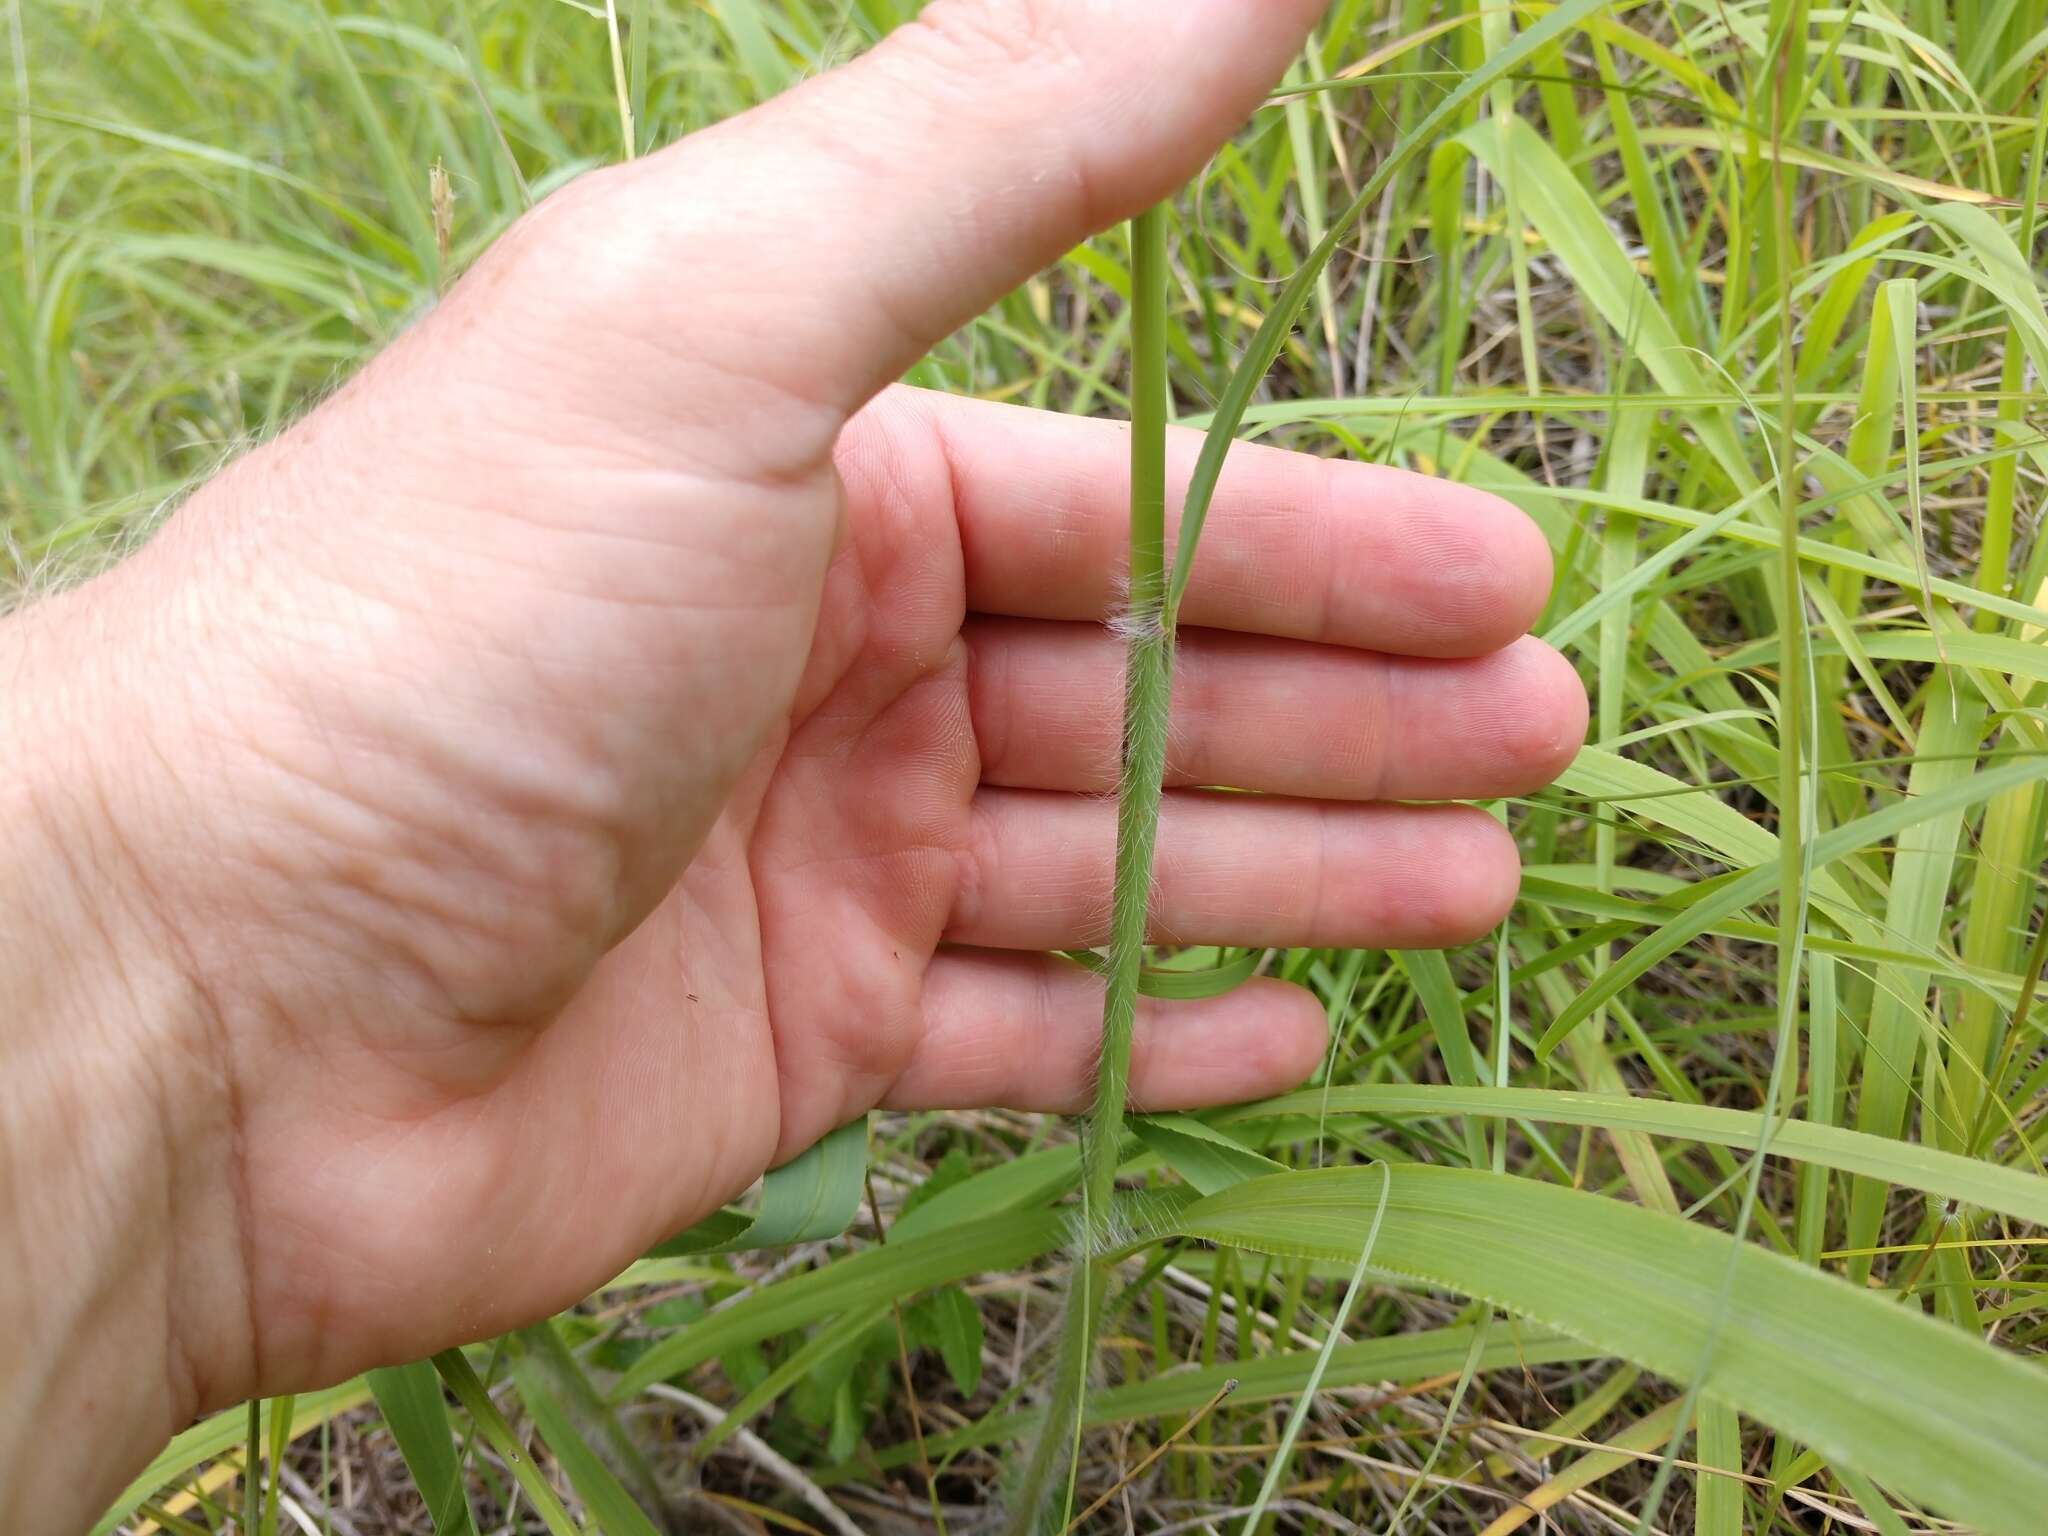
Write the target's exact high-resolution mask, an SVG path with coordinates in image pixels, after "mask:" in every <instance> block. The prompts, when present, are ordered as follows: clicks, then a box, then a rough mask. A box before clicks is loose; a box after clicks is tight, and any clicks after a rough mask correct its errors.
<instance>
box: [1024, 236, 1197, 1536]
mask: <svg viewBox="0 0 2048 1536" xmlns="http://www.w3.org/2000/svg"><path fill="white" fill-rule="evenodd" d="M1167 277H1168V273H1167V264H1166V211H1165V209H1163V208H1154V209H1152V210H1151V211H1150V212H1147V213H1142V214H1140V215H1138V217H1137V218H1135V219H1133V220H1132V221H1131V569H1130V600H1129V603H1128V606H1127V607H1126V609H1125V611H1124V616H1123V618H1122V620H1121V622H1120V624H1119V628H1120V629H1122V631H1123V632H1124V634H1125V637H1126V640H1127V645H1128V652H1127V660H1126V664H1125V665H1126V672H1125V678H1124V731H1123V765H1122V772H1121V778H1120V782H1119V786H1118V794H1117V846H1116V874H1115V884H1114V888H1113V890H1112V893H1111V898H1110V945H1109V964H1108V967H1107V970H1106V989H1105V991H1104V994H1103V1001H1102V1045H1101V1056H1100V1059H1099V1061H1098V1064H1097V1067H1096V1074H1095V1102H1094V1107H1093V1109H1092V1110H1091V1111H1090V1113H1089V1116H1088V1121H1087V1124H1086V1125H1085V1126H1084V1127H1083V1128H1082V1132H1081V1162H1082V1176H1081V1177H1082V1183H1081V1231H1080V1234H1079V1238H1078V1241H1077V1242H1076V1244H1075V1266H1074V1286H1073V1290H1072V1293H1071V1294H1070V1295H1069V1297H1068V1301H1067V1310H1066V1315H1065V1318H1064V1320H1063V1321H1062V1324H1061V1337H1060V1343H1059V1364H1058V1368H1057V1370H1056V1372H1055V1375H1054V1380H1053V1390H1052V1397H1051V1401H1050V1404H1049V1406H1048V1410H1047V1413H1046V1417H1045V1421H1044V1423H1043V1424H1042V1425H1041V1426H1040V1428H1039V1432H1038V1440H1037V1443H1036V1444H1035V1445H1034V1446H1033V1448H1032V1452H1031V1456H1030V1459H1029V1461H1028V1463H1027V1465H1026V1468H1025V1472H1024V1477H1023V1479H1022V1482H1021V1483H1020V1485H1019V1487H1018V1489H1017V1492H1016V1503H1015V1513H1014V1515H1013V1519H1012V1524H1011V1529H1012V1530H1013V1531H1018V1532H1021V1531H1026V1530H1030V1529H1033V1528H1034V1527H1035V1526H1036V1525H1037V1523H1038V1522H1039V1521H1040V1519H1042V1518H1043V1517H1044V1516H1045V1515H1046V1514H1047V1513H1048V1512H1049V1503H1050V1501H1049V1498H1048V1495H1049V1494H1050V1492H1051V1488H1052V1485H1053V1480H1054V1474H1055V1471H1056V1470H1057V1469H1058V1468H1059V1467H1060V1466H1061V1465H1062V1464H1063V1463H1065V1464H1067V1465H1069V1466H1070V1467H1071V1465H1072V1461H1071V1457H1072V1454H1073V1445H1072V1438H1071V1437H1072V1436H1073V1435H1075V1434H1076V1433H1077V1432H1078V1429H1079V1426H1080V1413H1081V1400H1082V1397H1083V1396H1084V1395H1085V1393H1086V1391H1087V1387H1088V1375H1089V1367H1090V1365H1091V1363H1092V1361H1093V1358H1094V1354H1095V1338H1096V1334H1097V1332H1098V1330H1099V1329H1100V1326H1101V1319H1102V1312H1103V1307H1104V1303H1105V1302H1106V1300H1107V1298H1108V1295H1109V1279H1110V1276H1109V1272H1108V1269H1107V1266H1106V1265H1103V1264H1101V1263H1100V1262H1099V1261H1100V1259H1101V1256H1102V1253H1103V1251H1104V1250H1105V1249H1107V1248H1109V1247H1110V1246H1112V1243H1113V1222H1112V1220H1111V1199H1112V1196H1113V1195H1114V1193H1115V1190H1116V1170H1117V1164H1118V1162H1119V1160H1120V1155H1121V1151H1122V1146H1123V1129H1124V1105H1125V1103H1126V1102H1127V1100H1128V1098H1129V1091H1130V1070H1131V1036H1132V1033H1133V1031H1134V1029H1135V1027H1136V1024H1137V1015H1138V991H1139V985H1138V983H1139V975H1140V972H1141V971H1142V969H1143V965H1144V959H1145V920H1146V916H1147V912H1148V909H1149V907H1150V904H1151V895H1152V856H1153V851H1154V849H1155V848H1156V846H1157V844H1158V835H1159V797H1160V788H1161V785H1162V783H1163V781H1164V779H1165V776H1166V737H1167V717H1168V711H1169V709H1170V707H1171V702H1172V691H1173V637H1172V635H1171V633H1170V632H1169V631H1168V629H1167V626H1166V622H1165V615H1164V605H1165V599H1166V424H1167V416H1168V410H1169V406H1168V394H1167V379H1166V303H1167ZM1072 1497H1073V1488H1072V1484H1071V1480H1070V1481H1069V1484H1068V1488H1067V1500H1066V1502H1067V1503H1068V1504H1071V1502H1072ZM1064 1523H1065V1521H1064V1519H1062V1520H1060V1521H1059V1524H1062V1525H1063V1524H1064ZM1054 1528H1055V1529H1057V1528H1058V1526H1057V1525H1055V1526H1054Z"/></svg>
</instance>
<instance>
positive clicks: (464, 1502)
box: [364, 1360, 476, 1536]
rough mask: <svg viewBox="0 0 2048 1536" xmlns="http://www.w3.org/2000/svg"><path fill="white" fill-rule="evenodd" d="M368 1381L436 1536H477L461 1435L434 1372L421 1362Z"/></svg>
mask: <svg viewBox="0 0 2048 1536" xmlns="http://www.w3.org/2000/svg"><path fill="white" fill-rule="evenodd" d="M364 1380H366V1381H367V1382H368V1383H369V1386H370V1391H371V1392H372V1393H373V1394H374V1395H375V1396H376V1399H377V1411H378V1412H379V1413H381V1414H383V1415H384V1424H385V1427H386V1428H388V1429H389V1430H390V1431H391V1438H392V1439H394V1440H396V1441H397V1442H398V1450H399V1454H400V1455H402V1456H403V1457H404V1458H405V1469H406V1471H408V1472H410V1473H411V1474H412V1481H413V1486H414V1487H415V1488H417V1489H418V1490H419V1495H420V1498H421V1500H422V1501H423V1502H424V1503H425V1504H426V1506H427V1518H428V1519H429V1520H431V1521H433V1523H434V1536H476V1525H475V1522H474V1520H473V1519H472V1517H471V1514H470V1508H469V1493H468V1489H467V1487H466V1486H465V1484H464V1482H463V1473H462V1463H461V1462H460V1461H459V1460H458V1459H457V1457H456V1454H455V1432H454V1429H453V1428H452V1426H451V1425H450V1424H449V1422H448V1407H447V1404H446V1403H445V1402H444V1401H443V1400H442V1397H441V1378H440V1377H439V1376H437V1375H436V1374H435V1373H434V1367H433V1366H432V1365H430V1364H429V1363H427V1362H426V1361H424V1360H421V1361H418V1362H416V1363H415V1364H412V1365H401V1366H394V1367H392V1368H390V1369H388V1370H378V1371H372V1372H370V1373H369V1375H368V1376H366V1377H365V1378H364Z"/></svg>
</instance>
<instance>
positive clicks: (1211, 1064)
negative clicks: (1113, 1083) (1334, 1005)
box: [1131, 977, 1328, 1110]
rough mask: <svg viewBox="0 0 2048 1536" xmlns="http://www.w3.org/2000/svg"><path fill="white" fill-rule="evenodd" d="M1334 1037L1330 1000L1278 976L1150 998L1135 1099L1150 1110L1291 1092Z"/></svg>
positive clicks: (1135, 1056)
mask: <svg viewBox="0 0 2048 1536" xmlns="http://www.w3.org/2000/svg"><path fill="white" fill-rule="evenodd" d="M1327 1038H1328V1023H1327V1020H1326V1019H1325V1017H1324V1014H1323V1007H1322V1004H1320V1003H1318V1002H1317V1001H1316V999H1315V997H1314V996H1313V995H1312V994H1311V993H1309V992H1308V991H1307V990H1306V989H1304V988H1301V987H1297V986H1294V985H1292V984H1291V983H1289V982H1284V981H1276V980H1274V979H1272V978H1270V977H1254V978H1253V979H1252V980H1250V981H1247V982H1246V983H1245V984H1244V985H1243V986H1241V987H1238V988H1236V989H1235V990H1233V991H1231V992H1228V993H1225V994H1224V995H1223V996H1221V997H1215V998H1208V999H1205V1000H1203V1001H1201V1002H1177V1003H1176V1002H1162V1001H1159V1000H1157V999H1147V1000H1145V1002H1144V1003H1142V1004H1141V1006H1140V1008H1139V1014H1138V1030H1137V1034H1136V1037H1135V1039H1134V1041H1133V1049H1132V1058H1131V1093H1132V1098H1133V1101H1134V1102H1135V1103H1136V1104H1137V1105H1139V1106H1141V1107H1143V1108H1146V1109H1154V1110H1162V1109H1203V1108H1207V1107H1209V1106H1212V1105H1217V1104H1238V1103H1242V1102H1244V1101H1245V1100H1247V1099H1258V1098H1265V1097H1268V1096H1270V1095H1272V1094H1276V1093H1285V1092H1287V1091H1288V1090H1289V1089H1290V1088H1295V1087H1299V1086H1300V1085H1301V1084H1302V1083H1303V1082H1304V1081H1306V1080H1307V1079H1308V1078H1309V1077H1310V1076H1311V1075H1312V1074H1313V1073H1314V1072H1315V1070H1316V1068H1317V1066H1318V1065H1320V1064H1321V1062H1322V1057H1323V1050H1324V1046H1325V1043H1326V1041H1327Z"/></svg>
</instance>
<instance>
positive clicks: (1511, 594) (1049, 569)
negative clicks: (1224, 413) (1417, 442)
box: [884, 390, 1551, 656]
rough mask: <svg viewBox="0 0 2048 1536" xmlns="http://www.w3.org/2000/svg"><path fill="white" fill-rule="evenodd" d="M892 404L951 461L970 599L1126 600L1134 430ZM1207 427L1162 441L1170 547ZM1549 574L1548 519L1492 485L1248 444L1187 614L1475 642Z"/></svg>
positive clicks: (1050, 603)
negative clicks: (1544, 527)
mask: <svg viewBox="0 0 2048 1536" xmlns="http://www.w3.org/2000/svg"><path fill="white" fill-rule="evenodd" d="M895 400H896V401H897V402H900V403H902V404H904V405H907V406H909V407H910V408H911V409H912V410H914V411H915V412H916V414H918V415H919V416H921V417H923V418H924V419H925V420H926V421H928V422H929V423H930V424H931V426H932V428H933V430H934V431H935V432H936V434H937V436H938V438H939V441H940V444H941V446H942V449H943V451H944V454H945V457H946V462H947V464H948V465H949V467H950V469H951V472H952V486H953V498H954V512H955V516H956V517H957V518H958V521H959V526H960V541H961V547H962V550H963V552H964V555H965V560H966V576H967V606H968V607H969V608H970V609H972V610H974V611H976V612H980V613H991V614H1004V615H1008V616H1011V617H1015V618H1034V619H1074V620H1097V621H1099V620H1101V619H1104V618H1107V617H1108V616H1110V615H1111V614H1112V613H1113V612H1114V611H1115V610H1116V609H1117V607H1118V606H1119V604H1120V603H1121V601H1122V597H1123V589H1124V579H1125V573H1126V571H1127V568H1128V565H1129V537H1130V535H1129V491H1128V487H1129V483H1130V480H1129V466H1128V456H1129V452H1130V447H1129V444H1130V439H1129V435H1128V429H1127V428H1125V427H1124V426H1123V425H1122V424H1121V423H1117V422H1108V421H1094V420H1086V419H1080V418H1074V417H1064V416H1057V415H1054V414H1051V413H1049V412H1044V411H1034V410H1027V409H1024V408H1022V407H1018V406H1007V405H995V404H991V403H989V402H986V401H978V400H963V399H959V398H957V397H953V396H944V395H931V394H923V393H921V392H917V391H907V390H906V391H901V392H899V393H898V394H897V396H896V397H895ZM892 403H894V402H892ZM884 408H885V409H887V408H888V407H887V406H886V405H885V407H884ZM1201 441H1202V438H1201V434H1200V433H1199V432H1193V431H1188V430H1185V429H1177V430H1175V431H1174V432H1173V433H1172V434H1171V438H1170V441H1169V443H1168V460H1167V472H1168V489H1167V525H1168V533H1167V539H1168V548H1169V550H1171V548H1172V541H1173V538H1174V529H1175V527H1176V525H1177V523H1178V514H1179V504H1180V501H1181V499H1182V497H1183V495H1184V493H1185V490H1186V486H1187V482H1188V477H1189V475H1190V473H1191V472H1192V471H1193V468H1194V463H1195V457H1196V454H1197V453H1198V452H1199V450H1200V448H1201ZM1550 580H1551V558H1550V547H1549V545H1548V544H1547V543H1546V542H1545V540H1544V538H1543V535H1542V533H1541V532H1540V531H1539V530H1538V529H1537V527H1536V525H1535V524H1534V523H1533V522H1531V521H1530V519H1529V518H1528V516H1527V515H1526V514H1524V513H1523V512H1522V511H1520V510H1519V509H1518V508H1516V507H1514V506H1512V505H1510V504H1509V503H1507V502H1505V501H1503V500H1501V499H1500V498H1499V497H1497V496H1494V495H1491V494H1489V493H1488V492H1485V491H1481V490H1475V489H1474V488H1472V487H1470V486H1464V485H1459V484H1456V483H1455V482H1452V481H1447V480H1438V479H1435V478H1433V477H1431V476H1428V475H1419V474H1414V473H1412V472H1410V471H1407V470H1401V469H1391V468H1387V467H1384V466H1380V465H1371V464H1353V463H1348V462H1343V461H1339V460H1332V459H1320V458H1316V457H1314V456H1313V455H1309V454H1300V453H1290V452H1287V451H1285V450H1283V449H1278V448H1270V447H1265V446H1262V445H1259V444H1254V443H1245V444H1240V445H1239V446H1238V447H1236V448H1234V449H1232V451H1231V454H1230V457H1229V459H1228V460H1227V461H1226V463H1225V466H1224V470H1223V475H1222V479H1221V480H1220V481H1219V482H1218V485H1217V489H1216V498H1215V502H1214V504H1213V506H1212V508H1211V510H1210V513H1209V520H1208V522H1207V524H1206V525H1205V526H1204V528H1203V530H1202V542H1201V547H1200V550H1199V553H1198V554H1197V556H1196V560H1195V569H1194V575H1193V577H1192V579H1191V580H1190V582H1189V585H1188V593H1187V599H1186V602H1185V604H1184V606H1183V608H1182V611H1181V621H1182V622H1183V623H1186V624H1195V625H1203V626H1206V627H1209V628H1214V629H1232V630H1239V631H1244V632H1247V633H1252V634H1263V635H1275V636H1281V637H1284V638H1288V639H1296V640H1313V641H1319V642H1321V643H1323V644H1327V645H1346V646H1354V647H1357V648H1360V649H1365V650H1376V651H1392V652H1398V653H1401V654H1404V655H1411V656H1481V655H1485V654H1487V653H1489V652H1492V651H1496V650H1498V649H1500V648H1501V647H1502V646H1504V645H1506V644H1508V643H1509V642H1510V641H1512V640H1514V639H1516V638H1517V637H1519V636H1520V635H1522V634H1524V633H1526V632H1527V630H1528V628H1529V626H1530V625H1531V624H1533V623H1534V622H1535V621H1536V618H1537V616H1538V615H1539V614H1540V613H1541V612H1542V610H1543V604H1544V602H1545V601H1546V600H1547V598H1548V597H1549V593H1550Z"/></svg>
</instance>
